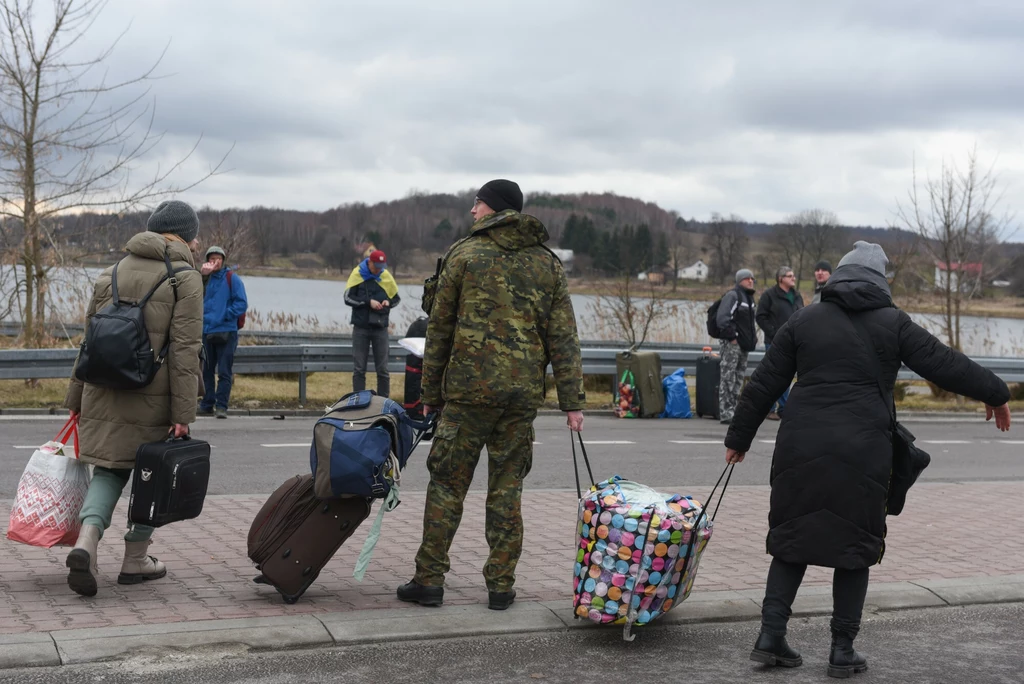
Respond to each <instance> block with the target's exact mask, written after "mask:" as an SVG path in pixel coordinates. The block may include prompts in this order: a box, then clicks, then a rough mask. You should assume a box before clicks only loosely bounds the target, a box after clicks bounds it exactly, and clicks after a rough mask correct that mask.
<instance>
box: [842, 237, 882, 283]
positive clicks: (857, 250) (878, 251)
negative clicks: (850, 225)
mask: <svg viewBox="0 0 1024 684" xmlns="http://www.w3.org/2000/svg"><path fill="white" fill-rule="evenodd" d="M847 265H854V266H865V267H867V268H870V269H871V270H872V271H877V272H878V273H881V274H882V275H885V267H886V266H888V265H889V258H888V257H886V256H885V250H883V249H882V247H881V245H876V244H874V243H873V242H864V241H863V240H857V242H854V243H853V251H852V252H848V253H847V254H846V256H844V257H843V258H842V259H840V260H839V268H841V267H843V266H847Z"/></svg>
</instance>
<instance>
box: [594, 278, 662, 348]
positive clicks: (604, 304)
mask: <svg viewBox="0 0 1024 684" xmlns="http://www.w3.org/2000/svg"><path fill="white" fill-rule="evenodd" d="M636 282H637V281H634V280H633V277H632V276H631V275H630V274H629V273H628V272H625V273H623V274H622V275H621V276H620V279H619V280H618V281H617V282H616V283H615V285H613V286H611V287H610V288H605V289H604V291H603V292H602V293H601V294H600V295H598V296H597V298H596V299H595V300H594V303H593V304H592V305H591V307H592V310H593V311H592V312H593V314H594V316H595V317H596V318H598V319H601V320H605V321H608V320H609V319H610V322H611V325H610V326H609V327H611V328H612V329H614V330H615V332H616V334H621V335H622V337H623V339H625V341H626V343H627V344H628V345H629V348H630V349H639V348H640V347H641V346H642V345H643V343H644V342H646V341H647V336H648V334H649V333H650V332H651V330H652V328H653V327H654V326H655V325H656V324H657V323H658V321H660V320H662V319H663V318H666V317H669V316H672V315H674V314H675V313H676V308H675V307H674V306H673V305H671V304H669V302H668V298H667V297H666V293H665V291H664V290H659V289H657V288H656V287H655V286H654V284H653V283H651V282H650V281H648V283H647V286H646V287H645V288H641V287H640V286H639V285H637V284H636Z"/></svg>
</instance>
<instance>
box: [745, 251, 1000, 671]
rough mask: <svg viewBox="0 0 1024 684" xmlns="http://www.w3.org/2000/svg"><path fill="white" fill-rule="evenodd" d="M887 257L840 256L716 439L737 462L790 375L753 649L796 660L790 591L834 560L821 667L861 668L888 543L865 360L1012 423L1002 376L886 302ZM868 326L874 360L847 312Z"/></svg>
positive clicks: (880, 423) (881, 433)
mask: <svg viewBox="0 0 1024 684" xmlns="http://www.w3.org/2000/svg"><path fill="white" fill-rule="evenodd" d="M887 264H888V259H886V257H885V252H883V251H882V248H881V247H879V246H878V245H874V244H869V243H866V242H857V243H856V245H855V247H854V250H853V251H852V252H850V253H849V254H847V255H846V256H845V257H843V260H842V261H840V262H839V267H838V268H837V269H836V271H835V273H834V274H833V275H832V278H831V279H830V280H829V281H828V285H826V286H825V289H824V290H823V291H822V297H821V303H820V304H815V305H812V306H809V307H807V308H805V309H801V310H800V311H798V312H797V313H795V314H794V315H793V316H792V318H790V319H789V321H788V322H787V323H786V324H785V325H784V326H783V327H782V328H780V329H779V331H778V333H777V334H776V336H775V338H774V340H773V343H772V347H771V349H770V350H769V351H768V352H767V353H766V354H765V357H764V360H763V361H762V362H761V363H760V365H758V367H757V369H756V370H755V371H754V374H753V376H752V377H751V379H750V383H749V384H748V385H747V387H746V389H745V390H744V391H743V394H742V396H741V397H740V401H739V404H738V406H737V408H736V415H735V416H734V418H733V421H732V425H731V426H730V428H729V433H728V435H727V436H726V438H725V446H726V447H727V452H726V460H728V461H729V462H731V463H738V462H740V461H742V460H743V456H744V454H745V453H746V451H747V450H748V449H749V448H750V444H751V442H752V441H753V439H754V436H755V434H756V433H757V430H758V428H759V427H760V425H761V423H762V422H763V421H764V419H765V417H766V416H767V414H768V412H769V411H770V410H771V407H772V403H773V402H774V401H775V399H777V398H778V396H779V395H780V394H782V392H783V391H784V390H785V389H786V388H787V387H788V386H789V383H790V381H791V380H792V379H793V376H794V375H795V376H797V378H798V380H797V383H796V385H794V386H793V389H792V390H791V393H790V398H789V402H788V403H787V404H786V412H785V413H784V414H783V416H782V424H781V425H780V427H779V434H778V437H777V439H776V442H775V455H774V457H773V459H772V470H771V486H772V493H771V510H770V512H769V515H768V524H769V532H768V540H767V544H768V553H770V554H771V555H772V556H773V560H772V565H771V569H770V570H769V571H768V582H767V587H766V590H765V599H764V604H763V607H762V613H761V615H762V617H761V635H760V637H759V638H758V640H757V644H756V645H755V646H754V651H753V652H752V653H751V659H753V660H756V661H759V662H763V663H766V664H770V665H775V664H778V665H783V666H786V667H795V666H797V665H800V664H801V662H802V660H801V658H800V654H799V653H797V652H796V651H794V650H793V649H791V648H790V647H789V646H788V644H787V643H786V640H785V634H786V624H787V621H788V620H789V616H790V614H791V607H792V604H793V600H794V599H795V598H796V592H797V589H798V588H799V586H800V582H801V580H802V579H803V574H804V571H805V570H806V568H807V566H808V565H819V566H825V567H830V568H835V574H834V578H833V597H834V609H833V615H832V623H831V628H832V652H831V655H830V658H829V674H831V675H833V676H837V677H848V676H850V675H851V674H852V673H854V672H863V671H864V670H866V669H867V662H866V661H865V660H864V658H862V657H861V656H859V655H858V654H857V653H856V651H854V650H853V639H854V638H855V637H856V636H857V632H858V631H859V628H860V618H861V612H862V610H863V607H864V597H865V594H866V593H867V584H868V569H869V568H870V567H871V566H872V565H874V564H876V563H878V562H880V561H881V559H882V555H883V553H884V552H885V541H884V539H885V516H886V499H887V492H888V486H889V476H890V473H891V470H892V432H891V429H890V425H891V415H890V412H889V406H888V405H887V403H886V401H884V400H883V399H882V395H881V392H880V390H879V387H878V383H877V380H876V378H875V371H874V369H875V368H877V367H878V366H880V367H881V369H882V382H883V384H884V386H885V387H886V389H887V391H888V392H890V393H891V391H892V388H893V385H894V384H895V381H896V374H897V372H898V371H899V369H900V366H901V364H906V365H907V367H908V368H910V369H911V370H912V371H914V372H915V373H917V374H918V375H920V376H921V377H923V378H925V379H927V380H930V381H931V382H933V383H935V384H936V385H939V386H940V387H942V388H943V389H945V390H949V391H951V392H955V393H957V394H962V395H966V396H968V397H970V398H972V399H975V400H977V401H981V402H984V403H985V404H986V406H988V411H987V413H988V417H989V418H991V417H992V416H993V415H994V416H995V418H996V425H997V426H998V427H999V429H1001V430H1007V429H1009V425H1010V412H1009V408H1008V407H1007V406H1006V402H1007V401H1008V400H1009V398H1010V393H1009V390H1008V389H1007V387H1006V383H1004V382H1003V381H1002V380H1000V379H999V378H998V377H996V376H995V375H994V374H993V373H992V372H991V371H989V370H987V369H985V368H982V367H981V366H979V365H978V364H976V363H974V362H973V361H971V360H970V359H969V358H967V357H966V356H964V355H963V354H961V353H959V352H956V351H953V350H952V349H950V348H949V347H946V346H945V345H944V344H942V343H941V342H940V341H939V340H937V339H936V338H935V337H934V336H932V335H931V334H930V333H929V332H928V331H926V330H925V329H924V328H922V327H920V326H919V325H917V324H915V323H914V322H912V321H911V320H910V317H909V316H908V315H907V314H906V313H904V312H903V311H900V310H899V309H897V308H896V307H895V306H894V305H893V303H892V295H891V293H890V291H889V285H888V283H887V282H886V280H885V275H884V274H885V267H886V265H887ZM851 318H856V319H858V320H859V321H860V322H862V323H863V328H865V329H866V332H867V333H868V334H869V335H870V338H871V346H872V347H873V349H872V350H871V352H872V353H874V354H875V355H876V357H877V359H878V366H876V365H875V364H873V363H871V362H870V359H869V358H868V357H867V354H868V347H867V345H866V344H865V343H864V342H863V341H862V338H861V337H860V336H859V335H858V332H857V328H855V327H854V324H853V323H852V321H851Z"/></svg>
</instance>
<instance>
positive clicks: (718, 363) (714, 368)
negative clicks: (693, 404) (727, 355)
mask: <svg viewBox="0 0 1024 684" xmlns="http://www.w3.org/2000/svg"><path fill="white" fill-rule="evenodd" d="M721 378H722V359H721V358H720V357H719V356H717V355H713V354H712V353H711V347H704V353H703V354H701V356H700V357H699V358H698V359H697V417H698V418H703V417H704V416H708V417H709V418H714V419H715V420H718V418H719V416H720V414H719V411H718V386H719V382H720V380H721Z"/></svg>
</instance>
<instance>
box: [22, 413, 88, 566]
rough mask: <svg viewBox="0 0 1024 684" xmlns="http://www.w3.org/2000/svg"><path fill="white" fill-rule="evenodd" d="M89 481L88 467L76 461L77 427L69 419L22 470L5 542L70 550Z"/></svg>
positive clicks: (76, 532)
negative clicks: (60, 547)
mask: <svg viewBox="0 0 1024 684" xmlns="http://www.w3.org/2000/svg"><path fill="white" fill-rule="evenodd" d="M69 441H70V443H69ZM72 445H73V446H72ZM89 479H90V478H89V467H88V466H87V465H86V464H84V463H82V462H81V461H80V460H78V423H77V422H76V421H75V420H73V419H72V420H69V421H68V422H67V423H65V424H64V427H63V428H61V431H60V432H59V433H57V436H56V437H55V438H54V440H53V441H52V442H47V443H46V444H44V445H42V446H41V447H39V448H38V449H36V451H35V453H33V454H32V458H30V459H29V461H28V465H27V466H25V472H24V473H23V474H22V476H21V480H20V481H19V482H18V493H17V496H16V497H15V499H14V506H13V507H12V508H11V524H10V526H9V527H8V528H7V538H8V539H10V540H11V541H16V542H21V543H22V544H29V545H31V546H42V547H44V548H47V549H48V548H50V547H52V546H58V545H60V546H74V545H75V542H77V541H78V532H79V530H80V529H81V527H82V524H81V522H79V520H78V514H79V513H80V512H81V510H82V504H83V503H84V502H85V494H86V492H87V491H88V490H89Z"/></svg>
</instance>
